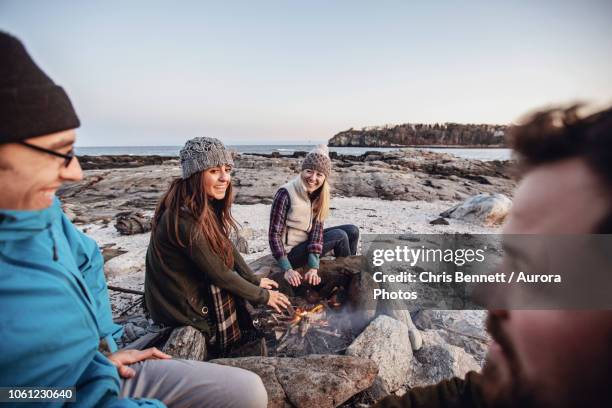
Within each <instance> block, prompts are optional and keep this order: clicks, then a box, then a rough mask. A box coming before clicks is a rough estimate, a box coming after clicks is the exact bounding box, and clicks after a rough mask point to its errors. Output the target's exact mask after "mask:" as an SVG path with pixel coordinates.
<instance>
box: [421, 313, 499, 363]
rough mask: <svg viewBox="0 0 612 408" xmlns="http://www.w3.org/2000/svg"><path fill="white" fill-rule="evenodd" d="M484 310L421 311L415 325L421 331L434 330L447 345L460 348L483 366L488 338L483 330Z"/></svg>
mask: <svg viewBox="0 0 612 408" xmlns="http://www.w3.org/2000/svg"><path fill="white" fill-rule="evenodd" d="M485 317H486V311H484V310H422V311H419V312H418V313H416V316H415V318H414V323H415V325H416V326H417V327H418V328H419V329H421V330H435V331H437V332H438V333H439V335H440V336H441V337H442V338H444V340H446V341H447V342H448V343H450V344H452V345H455V346H458V347H461V348H462V349H464V350H465V351H466V352H467V353H469V354H470V355H472V356H473V357H474V359H475V360H476V361H477V362H478V363H479V364H480V365H483V363H484V360H485V358H486V354H487V350H488V346H489V342H490V336H489V334H488V333H487V331H486V329H485V323H484V321H485Z"/></svg>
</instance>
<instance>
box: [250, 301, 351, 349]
mask: <svg viewBox="0 0 612 408" xmlns="http://www.w3.org/2000/svg"><path fill="white" fill-rule="evenodd" d="M300 302H304V300H303V299H300V298H293V299H292V303H293V304H300ZM338 306H339V304H337V302H335V301H334V302H326V303H318V304H316V305H309V304H302V305H301V306H297V307H295V308H293V307H289V308H288V309H287V311H286V313H283V314H280V313H274V312H269V311H266V310H260V311H258V313H257V315H258V318H257V319H255V321H256V325H257V326H259V328H260V329H262V330H263V331H264V332H265V333H266V335H267V336H266V337H267V339H268V350H270V351H273V350H275V354H276V355H277V356H279V357H282V356H286V357H298V356H303V355H307V354H338V353H339V352H342V351H344V349H346V347H347V346H348V345H349V344H350V341H351V340H352V333H351V330H350V322H349V321H348V318H347V317H346V316H345V315H344V314H343V313H342V312H339V311H336V310H335V308H337V307H338Z"/></svg>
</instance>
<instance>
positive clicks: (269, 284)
mask: <svg viewBox="0 0 612 408" xmlns="http://www.w3.org/2000/svg"><path fill="white" fill-rule="evenodd" d="M259 287H260V288H264V289H272V288H278V283H276V282H275V281H273V280H272V279H268V278H261V282H259Z"/></svg>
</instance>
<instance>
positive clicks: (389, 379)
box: [346, 315, 412, 394]
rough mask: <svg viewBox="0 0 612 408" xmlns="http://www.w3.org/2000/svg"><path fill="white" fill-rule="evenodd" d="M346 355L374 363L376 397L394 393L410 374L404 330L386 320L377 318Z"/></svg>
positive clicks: (380, 317) (407, 342)
mask: <svg viewBox="0 0 612 408" xmlns="http://www.w3.org/2000/svg"><path fill="white" fill-rule="evenodd" d="M346 354H347V355H349V356H357V357H364V358H368V359H370V360H372V361H373V362H375V363H376V365H377V366H378V369H379V371H378V378H377V382H378V384H377V387H380V391H378V393H379V394H389V393H391V392H393V391H396V390H398V389H399V388H400V387H401V386H402V385H403V384H404V383H405V382H406V380H407V378H408V374H409V372H410V362H411V360H412V349H411V345H410V339H409V337H408V327H406V325H405V324H404V323H402V322H400V321H398V320H395V319H393V318H391V317H389V316H384V315H381V316H378V317H377V318H376V319H375V320H374V321H373V322H372V323H370V325H369V326H368V327H366V328H365V330H364V331H363V332H362V333H361V334H360V335H359V336H358V337H357V338H356V339H355V340H354V341H353V343H352V344H351V345H350V346H349V347H348V348H347V350H346ZM375 388H376V387H375Z"/></svg>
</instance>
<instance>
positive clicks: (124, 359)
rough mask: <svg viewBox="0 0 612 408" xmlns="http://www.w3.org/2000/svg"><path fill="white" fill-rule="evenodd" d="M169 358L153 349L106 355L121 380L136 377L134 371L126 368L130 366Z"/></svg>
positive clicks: (122, 351) (124, 351)
mask: <svg viewBox="0 0 612 408" xmlns="http://www.w3.org/2000/svg"><path fill="white" fill-rule="evenodd" d="M169 358H172V356H170V355H168V354H166V353H164V352H162V351H159V350H158V349H157V348H155V347H151V348H148V349H146V350H121V351H116V352H114V353H112V354H109V355H108V359H109V360H110V362H111V363H113V365H114V366H115V367H117V371H118V372H119V375H120V376H121V377H123V378H132V377H133V376H134V375H136V371H134V369H133V368H130V367H128V366H129V365H130V364H135V363H138V362H139V361H144V360H160V359H161V360H167V359H169Z"/></svg>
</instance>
